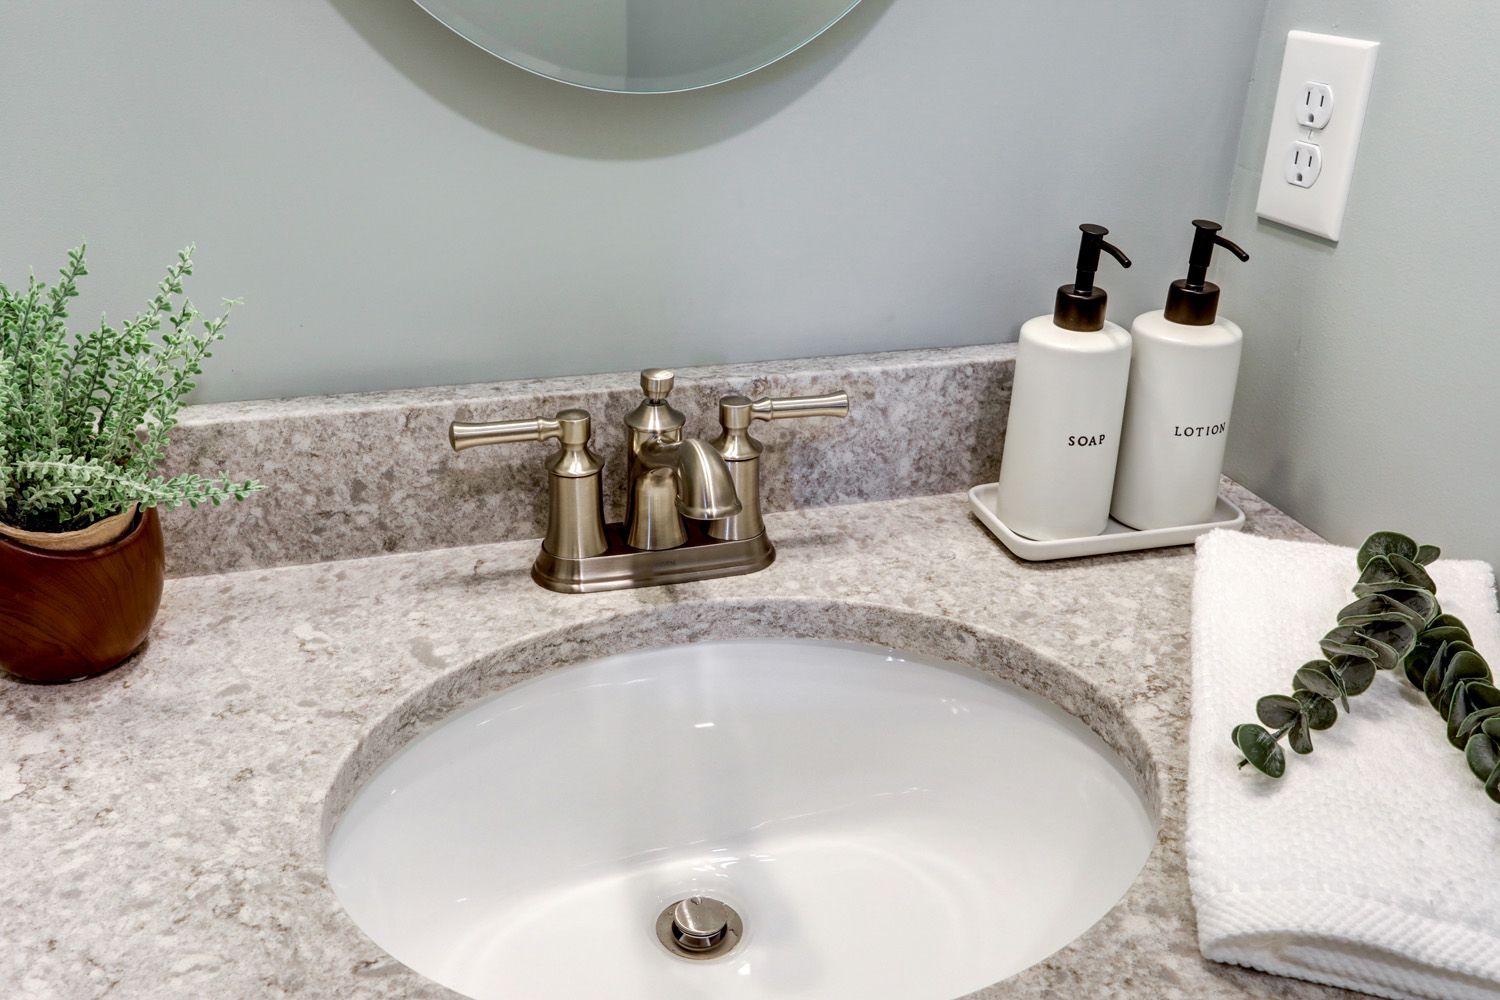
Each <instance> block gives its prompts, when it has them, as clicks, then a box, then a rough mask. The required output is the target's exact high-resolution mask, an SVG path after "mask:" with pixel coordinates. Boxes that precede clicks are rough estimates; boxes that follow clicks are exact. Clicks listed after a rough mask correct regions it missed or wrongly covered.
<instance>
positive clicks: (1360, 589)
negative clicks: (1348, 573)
mask: <svg viewBox="0 0 1500 1000" xmlns="http://www.w3.org/2000/svg"><path fill="white" fill-rule="evenodd" d="M1405 587H1406V581H1405V580H1404V579H1402V577H1401V574H1400V573H1399V572H1397V571H1396V567H1395V566H1393V565H1391V561H1390V560H1389V559H1387V558H1386V557H1385V556H1376V557H1375V558H1373V559H1371V560H1370V561H1369V563H1367V564H1366V565H1365V566H1364V567H1363V568H1361V569H1360V573H1359V580H1358V581H1357V582H1356V583H1355V584H1354V593H1355V596H1357V597H1364V596H1365V595H1367V594H1376V593H1380V592H1381V591H1385V590H1395V589H1404V588H1405Z"/></svg>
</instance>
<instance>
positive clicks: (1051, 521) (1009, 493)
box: [995, 224, 1130, 541]
mask: <svg viewBox="0 0 1500 1000" xmlns="http://www.w3.org/2000/svg"><path fill="white" fill-rule="evenodd" d="M1078 228H1079V229H1080V230H1082V231H1083V239H1082V243H1081V245H1080V247H1079V249H1078V275H1077V277H1076V278H1075V279H1074V281H1073V284H1071V285H1063V286H1062V287H1061V288H1059V289H1058V290H1057V304H1056V307H1055V308H1054V309H1053V312H1052V315H1050V316H1038V317H1036V318H1035V319H1031V320H1028V321H1027V322H1026V323H1025V324H1024V325H1023V326H1022V327H1021V339H1020V344H1019V345H1018V347H1017V351H1016V368H1015V377H1014V380H1013V382H1012V385H1011V397H1010V417H1009V418H1008V421H1007V423H1006V428H1005V450H1004V453H1003V455H1002V456H1001V459H1000V489H999V495H998V499H997V502H996V510H995V514H996V516H998V517H999V518H1000V520H1002V521H1004V522H1005V524H1006V525H1007V526H1008V527H1009V528H1010V529H1011V530H1012V531H1014V532H1016V534H1018V535H1024V536H1025V537H1027V538H1035V539H1038V540H1042V541H1051V540H1054V539H1059V538H1081V537H1086V536H1089V535H1097V534H1099V533H1101V532H1102V531H1103V530H1104V528H1105V525H1106V524H1108V522H1109V502H1110V491H1111V488H1112V487H1113V485H1114V481H1115V458H1116V456H1117V454H1118V449H1119V442H1120V421H1121V419H1122V417H1123V415H1124V410H1125V385H1126V381H1127V379H1128V378H1129V375H1130V334H1128V333H1126V332H1125V330H1124V329H1123V328H1122V327H1120V326H1119V325H1117V324H1115V323H1111V322H1109V321H1108V320H1106V319H1105V318H1104V307H1105V303H1106V301H1107V297H1106V295H1105V293H1104V289H1102V288H1098V287H1096V286H1095V285H1094V272H1095V271H1097V270H1098V269H1099V254H1100V252H1101V251H1102V252H1104V253H1107V254H1109V255H1110V256H1112V257H1114V258H1115V260H1117V261H1119V262H1120V266H1121V267H1129V266H1130V259H1129V258H1128V257H1126V256H1125V255H1124V254H1123V253H1121V252H1120V250H1119V248H1118V247H1115V246H1112V245H1110V244H1109V243H1106V242H1105V241H1104V237H1105V236H1107V235H1108V234H1109V230H1108V229H1105V228H1104V227H1103V226H1095V225H1087V224H1086V225H1082V226H1079V227H1078Z"/></svg>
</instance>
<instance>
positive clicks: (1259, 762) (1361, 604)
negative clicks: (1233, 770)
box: [1230, 531, 1500, 802]
mask: <svg viewBox="0 0 1500 1000" xmlns="http://www.w3.org/2000/svg"><path fill="white" fill-rule="evenodd" d="M1438 554H1439V553H1438V549H1437V547H1436V546H1433V545H1418V544H1417V543H1416V542H1414V541H1412V540H1411V539H1410V538H1408V537H1407V536H1406V535H1402V534H1399V533H1397V532H1394V531H1377V532H1376V533H1375V534H1373V535H1371V536H1370V537H1369V538H1367V539H1365V543H1364V544H1363V545H1361V546H1360V548H1359V554H1358V556H1357V562H1358V566H1359V581H1358V582H1357V583H1355V585H1354V595H1355V598H1356V599H1355V601H1354V603H1352V604H1350V605H1348V606H1347V607H1345V608H1344V609H1343V610H1342V611H1340V612H1339V617H1338V624H1337V625H1336V626H1335V627H1334V628H1333V629H1332V630H1331V631H1330V632H1329V633H1328V634H1327V635H1325V636H1324V637H1323V638H1322V639H1321V640H1320V641H1319V644H1318V645H1319V646H1320V648H1321V649H1322V651H1323V658H1322V659H1318V660H1311V661H1309V662H1307V663H1305V664H1303V665H1302V666H1300V667H1298V668H1297V672H1296V673H1295V674H1294V675H1293V677H1292V693H1291V694H1290V695H1282V694H1271V695H1266V696H1265V697H1264V698H1262V699H1260V701H1258V702H1256V704H1255V714H1256V716H1257V717H1258V718H1259V719H1260V723H1261V724H1260V725H1257V724H1255V723H1253V722H1252V723H1245V724H1243V725H1239V726H1235V727H1234V729H1233V730H1232V731H1231V733H1230V739H1231V740H1233V741H1234V745H1235V746H1236V747H1238V748H1239V751H1240V753H1241V754H1242V755H1243V756H1244V759H1243V760H1241V761H1240V763H1239V766H1240V767H1244V766H1245V765H1247V764H1249V765H1251V766H1253V767H1254V768H1255V769H1256V770H1258V771H1260V772H1261V773H1263V774H1266V775H1269V776H1270V777H1272V778H1279V777H1281V776H1282V775H1283V774H1284V773H1286V754H1285V753H1283V751H1282V749H1281V740H1282V738H1285V739H1286V741H1287V745H1288V746H1290V747H1291V748H1292V750H1293V751H1295V752H1296V753H1299V754H1309V753H1312V751H1313V744H1312V733H1313V732H1315V731H1317V730H1322V729H1328V728H1329V727H1331V726H1332V725H1333V724H1334V723H1335V722H1337V721H1338V713H1339V708H1340V707H1342V709H1343V710H1344V711H1345V712H1348V711H1349V699H1350V698H1351V697H1353V696H1355V695H1358V694H1362V693H1364V692H1365V691H1366V690H1368V689H1369V687H1370V685H1371V684H1372V683H1374V680H1375V676H1376V673H1377V671H1381V670H1392V671H1400V672H1401V673H1402V674H1403V675H1404V676H1405V677H1406V679H1407V680H1408V681H1409V682H1410V683H1411V684H1412V685H1414V686H1415V687H1416V688H1417V689H1418V690H1419V691H1421V692H1422V693H1423V694H1424V695H1426V697H1427V701H1428V703H1429V704H1430V705H1432V707H1433V709H1435V710H1436V711H1437V712H1438V714H1439V715H1441V716H1442V718H1443V719H1444V721H1445V722H1446V724H1447V737H1448V742H1450V743H1452V744H1453V746H1454V747H1456V748H1457V749H1459V750H1462V751H1463V752H1464V758H1465V761H1466V762H1467V763H1468V765H1469V770H1471V771H1472V772H1474V776H1475V777H1476V778H1478V779H1479V781H1480V782H1481V783H1482V784H1483V785H1484V790H1485V793H1486V794H1488V795H1489V797H1490V798H1491V799H1493V800H1494V801H1496V802H1500V688H1497V687H1496V685H1495V680H1494V677H1493V675H1492V674H1491V673H1490V668H1489V665H1488V664H1487V663H1486V662H1485V660H1484V657H1482V656H1480V655H1479V652H1478V651H1477V650H1476V649H1475V648H1474V644H1473V641H1472V640H1471V639H1470V637H1469V630H1468V628H1467V626H1465V625H1464V623H1463V622H1462V621H1460V620H1459V619H1458V618H1456V617H1455V616H1453V615H1449V614H1444V613H1443V609H1442V608H1441V607H1440V606H1439V605H1438V600H1437V585H1436V584H1435V583H1433V582H1432V577H1431V576H1429V575H1428V574H1427V570H1426V569H1425V568H1424V567H1426V566H1427V565H1428V564H1429V563H1431V562H1432V561H1433V560H1434V559H1436V558H1437V557H1438Z"/></svg>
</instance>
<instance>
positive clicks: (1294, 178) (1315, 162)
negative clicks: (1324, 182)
mask: <svg viewBox="0 0 1500 1000" xmlns="http://www.w3.org/2000/svg"><path fill="white" fill-rule="evenodd" d="M1282 172H1283V173H1284V174H1285V175H1286V180H1287V183H1288V184H1295V185H1297V186H1298V187H1305V188H1310V187H1312V186H1313V185H1314V184H1316V183H1317V181H1318V175H1319V174H1321V173H1322V172H1323V151H1322V150H1321V149H1319V148H1318V144H1317V143H1315V142H1302V141H1301V140H1298V141H1297V142H1294V143H1292V147H1291V148H1290V149H1288V150H1287V151H1286V161H1285V163H1284V164H1283V167H1282Z"/></svg>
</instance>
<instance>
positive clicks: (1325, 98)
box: [1293, 80, 1333, 128]
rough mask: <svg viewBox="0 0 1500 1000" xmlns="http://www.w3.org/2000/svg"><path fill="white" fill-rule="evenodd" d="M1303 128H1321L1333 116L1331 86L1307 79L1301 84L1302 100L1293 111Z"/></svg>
mask: <svg viewBox="0 0 1500 1000" xmlns="http://www.w3.org/2000/svg"><path fill="white" fill-rule="evenodd" d="M1293 114H1295V115H1296V116H1297V124H1298V125H1301V126H1302V127H1303V128H1323V127H1325V126H1326V125H1327V124H1328V119H1330V118H1332V117H1333V88H1332V87H1330V86H1328V84H1326V83H1314V82H1313V81H1311V80H1309V81H1307V82H1306V83H1304V84H1303V85H1302V100H1300V101H1298V102H1297V108H1296V110H1295V111H1294V112H1293Z"/></svg>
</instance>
